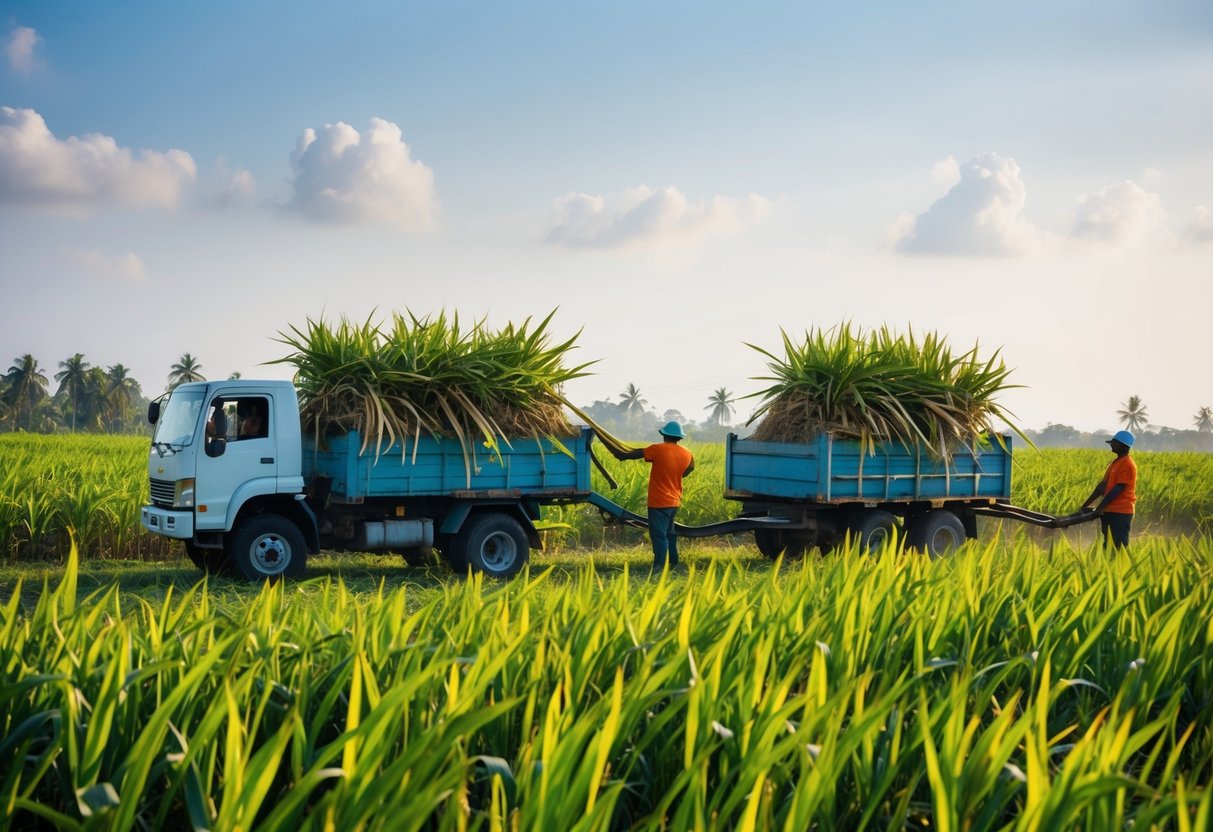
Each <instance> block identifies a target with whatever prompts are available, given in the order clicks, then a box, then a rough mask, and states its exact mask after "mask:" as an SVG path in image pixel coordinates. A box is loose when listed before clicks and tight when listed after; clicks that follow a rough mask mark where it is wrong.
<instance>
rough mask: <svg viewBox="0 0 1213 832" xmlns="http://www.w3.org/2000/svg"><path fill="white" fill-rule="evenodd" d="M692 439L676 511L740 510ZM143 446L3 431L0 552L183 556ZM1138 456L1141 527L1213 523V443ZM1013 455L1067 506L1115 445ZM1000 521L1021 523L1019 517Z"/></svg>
mask: <svg viewBox="0 0 1213 832" xmlns="http://www.w3.org/2000/svg"><path fill="white" fill-rule="evenodd" d="M690 448H691V450H692V451H693V452H694V454H695V457H696V469H695V473H694V474H692V475H691V476H690V477H688V478H687V480H686V495H685V503H684V507H683V509H682V510H681V511H680V512H679V518H678V519H679V522H682V523H686V524H689V525H700V524H703V523H709V522H712V521H715V520H722V519H726V518H729V517H733V516H735V515H736V513H737V506H736V504H734V503H733V502H731V501H728V500H725V499H724V497H723V496H722V490H723V482H724V446H723V445H720V444H697V443H691V444H690ZM147 453H148V442H147V440H146V439H143V438H140V437H131V436H37V435H29V434H0V559H4V560H8V561H16V560H21V561H30V560H38V559H43V558H54V559H62V558H64V557H65V556H66V553H67V551H68V548H69V545H70V542H71V537H72V535H75V537H76V540H77V541H78V542H79V544H80V551H81V553H82V557H84V558H86V559H95V558H126V559H137V560H164V559H166V558H176V557H179V556H180V551H179V548H180V547H179V544H174V543H173V542H172V541H169V540H168V539H166V538H163V537H159V536H156V535H148V534H145V533H144V532H143V531H142V530H141V529H140V527H139V507H140V506H141V505H142V504H143V503H144V502H145V500H146V499H147ZM600 456H602V457H603V460H602V462H603V464H604V465H605V467H606V469H607V470H608V471H609V472H610V473H611V474H612V477H613V479H614V480H615V481H616V483H617V487H616V488H611V487H610V486H609V485H608V483H607V482H606V481H605V479H604V478H602V477H601V476H600V475H599V474H598V473H597V472H595V473H594V482H593V484H594V488H595V489H597V490H599V491H600V492H601V493H603V494H606V495H607V496H609V497H610V498H611V499H613V500H614V501H615V502H617V503H619V504H621V505H624V506H626V507H628V508H632V509H634V510H637V511H643V509H644V505H645V493H646V487H647V476H648V468H647V466H646V465H644V464H643V463H638V462H622V463H621V462H618V461H616V460H615V459H613V458H611V457H610V455H609V454H601V455H600ZM1134 458H1135V459H1136V460H1137V463H1138V466H1139V470H1140V478H1139V482H1138V515H1137V519H1136V522H1135V527H1134V528H1135V534H1138V535H1140V534H1163V533H1167V534H1170V533H1181V534H1191V533H1200V534H1213V455H1209V454H1198V453H1138V454H1134ZM1015 459H1016V467H1015V471H1014V476H1013V495H1012V497H1013V499H1014V501H1015V502H1016V503H1017V504H1019V505H1022V506H1024V507H1025V508H1030V509H1034V510H1037V511H1045V512H1050V513H1056V514H1063V513H1068V512H1071V511H1073V510H1074V509H1076V508H1077V507H1078V506H1079V505H1080V504H1081V503H1082V501H1083V500H1084V499H1086V497H1087V495H1088V494H1090V492H1091V488H1092V487H1094V484H1095V483H1096V482H1097V481H1098V480H1099V478H1100V476H1102V474H1103V470H1104V468H1105V467H1106V465H1107V463H1108V462H1109V461H1110V460H1111V454H1109V453H1107V452H1106V451H1094V450H1060V449H1042V450H1040V451H1035V450H1032V449H1019V450H1017V451H1016V455H1015ZM545 517H546V519H547V521H548V525H549V530H548V531H547V532H545V536H546V538H547V543H548V545H549V546H551V547H553V548H555V549H557V550H565V549H570V548H572V549H593V548H598V547H601V546H604V545H609V546H617V545H629V544H634V543H638V542H640V541H642V540H643V539H644V538H643V533H642V532H639V531H637V530H635V529H631V528H629V527H625V526H611V525H606V524H604V522H603V519H602V517H601V516H599V514H598V512H597V511H596V510H594V509H593V508H591V507H589V506H570V507H566V508H563V509H548V510H545ZM983 528H987V529H994V528H996V525H995V524H993V523H991V524H989V525H986V526H983ZM1005 528H1006V529H1007V530H1011V531H1018V526H1017V525H1016V524H1011V523H1008V524H1006V525H1005ZM1083 528H1085V527H1079V529H1080V530H1081V529H1083ZM1047 534H1048V538H1047V539H1052V538H1057V539H1060V538H1061V537H1062V533H1058V532H1049V533H1047ZM1069 534H1072V535H1073V534H1076V533H1074V532H1070V533H1069ZM1042 539H1046V538H1042ZM747 540H749V539H748V538H745V537H740V538H737V539H736V540H733V541H731V543H732V544H733V545H746V543H747Z"/></svg>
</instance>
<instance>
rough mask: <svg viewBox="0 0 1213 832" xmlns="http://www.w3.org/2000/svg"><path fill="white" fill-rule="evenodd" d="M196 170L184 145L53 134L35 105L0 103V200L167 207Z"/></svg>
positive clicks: (31, 203)
mask: <svg viewBox="0 0 1213 832" xmlns="http://www.w3.org/2000/svg"><path fill="white" fill-rule="evenodd" d="M196 172H197V171H196V168H195V166H194V160H193V158H192V157H191V156H190V155H189V154H188V153H186V152H185V151H183V150H168V151H164V152H158V151H153V150H140V151H132V150H131V149H130V148H126V147H121V146H119V145H118V143H117V141H115V140H114V139H113V138H111V137H110V136H104V135H101V134H98V133H89V134H86V135H84V136H80V137H76V136H69V137H68V138H66V139H57V138H55V136H54V135H53V134H52V133H51V131H50V130H49V128H47V126H46V122H45V121H44V120H43V119H42V116H40V115H39V114H38V113H37V112H35V111H34V110H28V109H14V108H12V107H0V202H8V203H14V204H18V205H23V206H30V207H51V208H54V207H61V208H69V209H80V208H90V207H94V206H96V205H98V204H101V203H106V202H116V203H123V204H128V205H137V206H168V207H172V206H175V205H177V204H178V203H179V202H180V200H181V196H182V193H183V191H184V190H185V189H186V188H187V187H188V186H190V185H191V184H193V182H194V177H195V175H196Z"/></svg>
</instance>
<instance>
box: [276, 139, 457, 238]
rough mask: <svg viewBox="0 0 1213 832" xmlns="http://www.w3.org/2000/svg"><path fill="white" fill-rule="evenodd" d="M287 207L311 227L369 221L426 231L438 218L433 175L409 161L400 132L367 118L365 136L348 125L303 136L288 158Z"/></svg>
mask: <svg viewBox="0 0 1213 832" xmlns="http://www.w3.org/2000/svg"><path fill="white" fill-rule="evenodd" d="M291 165H292V166H293V167H294V169H295V178H294V181H293V182H292V185H293V187H294V189H295V193H294V196H293V197H292V198H291V201H290V202H289V203H288V207H289V208H291V209H293V210H296V211H298V212H299V213H301V214H303V215H304V216H305V217H307V218H308V219H311V220H314V221H316V222H354V223H357V222H371V223H386V224H390V225H397V226H400V227H402V228H404V229H406V230H408V231H418V232H420V231H428V230H430V229H432V228H433V227H434V225H435V223H436V221H437V218H438V195H437V191H436V190H435V188H434V172H433V171H432V170H431V169H430V168H429V167H427V166H426V165H424V164H422V163H421V162H419V161H416V160H414V159H413V158H412V151H411V149H410V148H409V146H408V145H407V144H405V143H404V141H403V140H402V138H401V132H400V128H399V127H397V126H396V125H395V124H393V123H392V122H390V121H384V120H383V119H381V118H372V119H371V125H370V127H369V128H368V129H367V131H366V132H365V133H362V134H359V133H358V131H357V130H355V129H354V128H353V127H350V126H349V125H348V124H344V123H342V122H338V123H336V124H326V125H324V127H323V128H321V129H320V130H319V131H316V130H313V129H312V128H310V127H309V128H308V129H306V130H304V131H303V135H301V136H300V137H299V140H298V142H297V143H296V144H295V150H294V152H292V153H291Z"/></svg>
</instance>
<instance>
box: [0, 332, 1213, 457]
mask: <svg viewBox="0 0 1213 832" xmlns="http://www.w3.org/2000/svg"><path fill="white" fill-rule="evenodd" d="M239 377H240V374H239V373H233V374H232V375H231V376H229V378H239ZM52 380H53V381H54V382H55V384H56V385H57V387H56V388H55V389H54V392H51V382H52ZM205 380H206V376H205V375H203V373H202V364H201V363H200V362H199V360H198V358H197V356H195V355H193V354H191V353H188V352H187V353H184V354H182V355H181V357H180V358H179V359H178V360H177V361H176V362H175V363H174V364H173V365H172V366H171V367H170V368H169V372H168V377H167V384H166V385H165V389H166V390H172V389H173V388H175V387H176V386H177V385H179V384H185V383H186V382H191V381H205ZM618 399H619V401H611V400H610V399H600V400H597V401H595V402H594V403H593V404H590V405H587V406H585V407H584V408H582V409H583V410H584V411H585V412H586V414H587V415H588V416H589V417H590V418H591V419H593V420H594V421H595V422H597V423H598V424H599V425H601V426H602V427H603V428H605V429H606V430H608V431H610V432H611V433H613V434H615V435H617V436H620V437H622V438H627V439H639V440H645V439H650V438H651V437H652V433H653V431H654V430H655V429H656V428H658V427H660V426H661V425H663V424H665V423H666V422H670V421H675V422H678V423H680V424H681V425H682V426H683V428H684V429H685V430H686V431H687V433H688V434H689V435H690V436H692V437H693V438H695V439H697V440H699V441H703V442H718V441H722V440H723V439H724V437H725V434H727V433H729V432H735V433H738V434H741V435H745V434H747V433H749V432H750V430H749V428H748V427H747V426H745V425H741V426H733V425H731V424H730V422H731V420H732V418H733V416H734V415H735V414H736V410H737V409H736V402H737V399H736V397H735V396H734V395H733V393H732V392H731V391H730V390H728V389H727V388H725V387H720V388H717V389H716V390H715V391H714V392H713V393H712V395H710V396H709V397H708V399H707V404H706V405H705V406H704V408H703V410H705V411H707V415H706V416H705V417H704V418H703V419H702V420H696V419H694V418H688V417H687V416H686V415H685V414H683V413H682V412H681V411H679V410H674V409H668V410H664V411H661V412H658V411H657V410H655V409H650V408H649V406H648V404H649V402H648V400H647V399H646V398H645V397H644V394H643V393H642V392H641V390H640V388H639V387H637V386H636V385H635V384H628V385H627V387H625V388H624V390H623V391H622V392H621V393H619V395H618ZM147 405H148V398H147V397H146V396H145V395H144V393H143V389H142V387H140V385H139V382H138V381H136V380H135V379H134V378H132V377H131V374H130V370H129V368H127V367H126V366H125V365H123V364H112V365H110V366H109V367H103V366H94V365H92V364H90V363H89V362H88V360H87V359H86V358H85V357H84V355H83V354H82V353H76V354H74V355H72V356H70V357H69V358H65V359H64V360H62V361H60V362H59V364H58V370H57V371H56V372H53V373H51V372H50V371H49V370H44V369H43V368H42V367H41V366H40V365H39V363H38V360H37V359H36V358H34V356H33V355H31V354H29V353H26V354H24V355H21V356H18V357H17V358H15V359H13V363H12V366H10V367H9V368H8V371H7V372H6V373H5V375H4V377H3V378H2V379H0V430H9V431H15V430H24V431H28V432H31V433H59V432H63V431H72V432H76V431H87V432H92V433H142V432H145V431H146V430H147V422H146V420H145V418H144V417H145V414H146V412H147ZM1116 417H1117V420H1118V423H1119V424H1120V425H1122V426H1124V427H1125V428H1126V429H1128V430H1131V431H1133V432H1134V433H1135V434H1138V442H1139V444H1138V445H1137V447H1138V448H1140V449H1142V450H1174V451H1213V408H1210V407H1208V406H1205V407H1200V408H1198V409H1197V411H1196V413H1195V415H1194V416H1193V417H1192V422H1193V429H1191V430H1182V429H1176V428H1170V427H1166V426H1162V425H1153V424H1151V423H1150V416H1149V408H1148V407H1147V406H1146V403H1145V401H1143V400H1142V398H1141V396H1138V395H1132V396H1129V397H1128V400H1127V401H1125V402H1122V403H1121V405H1120V409H1119V410H1117V411H1116ZM1024 433H1025V434H1026V435H1027V436H1028V438H1030V439H1031V440H1032V441H1033V442H1034V443H1035V444H1036V445H1038V446H1040V447H1070V448H1082V447H1102V443H1103V442H1104V441H1105V440H1106V439H1107V436H1108V434H1107V433H1106V432H1104V431H1096V432H1093V433H1086V432H1083V431H1080V430H1078V429H1076V428H1073V427H1071V426H1069V425H1064V424H1058V423H1050V424H1049V425H1047V426H1046V427H1045V428H1043V429H1042V430H1026V431H1024Z"/></svg>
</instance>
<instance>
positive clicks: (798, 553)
mask: <svg viewBox="0 0 1213 832" xmlns="http://www.w3.org/2000/svg"><path fill="white" fill-rule="evenodd" d="M754 545H755V546H757V547H758V551H759V552H761V553H762V554H764V555H766V556H767V557H768V558H770V559H771V560H775V558H777V557H779V556H780V555H784V556H785V557H786V558H799V557H804V553H805V549H807V548H808V547H807V546H806V545H805V542H804V541H803V540H797V539H796V538H792V537H789V536H788V535H786V534H784V533H783V532H782V531H780V530H779V529H754Z"/></svg>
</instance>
